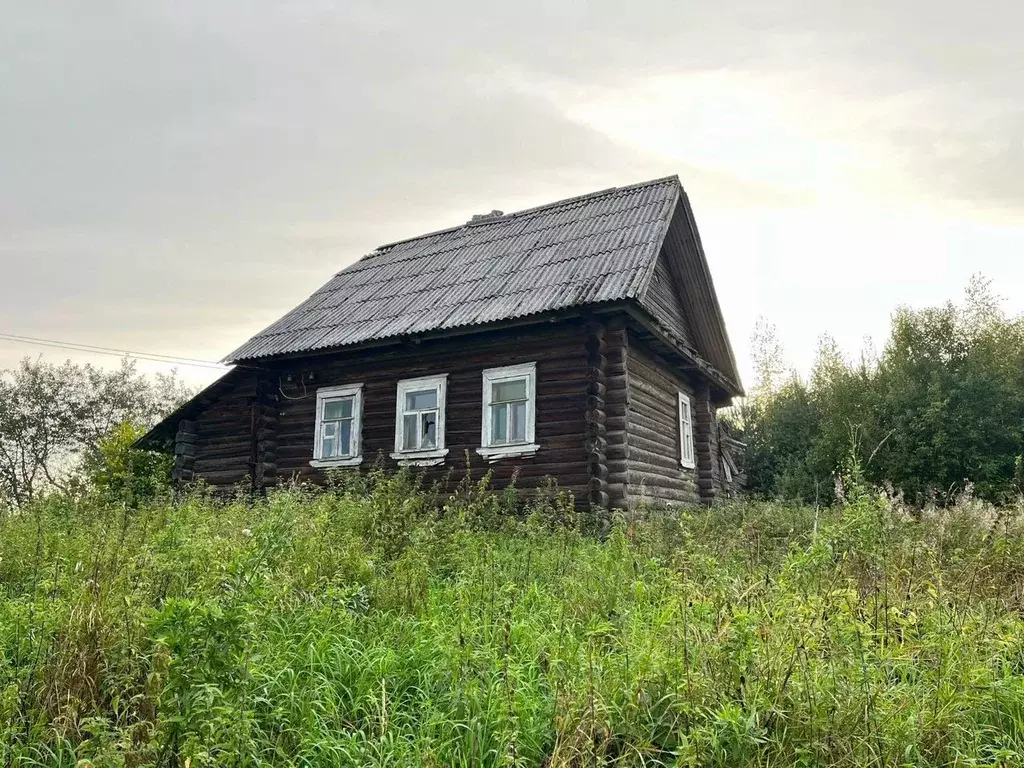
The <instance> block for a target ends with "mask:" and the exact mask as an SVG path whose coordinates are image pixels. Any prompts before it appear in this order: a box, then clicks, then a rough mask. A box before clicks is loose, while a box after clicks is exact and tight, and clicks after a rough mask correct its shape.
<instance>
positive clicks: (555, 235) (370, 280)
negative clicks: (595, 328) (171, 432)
mask: <svg viewBox="0 0 1024 768" xmlns="http://www.w3.org/2000/svg"><path fill="white" fill-rule="evenodd" d="M680 189H681V187H680V185H679V179H678V178H677V177H675V176H670V177H666V178H663V179H655V180H654V181H648V182H643V183H641V184H634V185H632V186H629V187H618V188H615V189H607V190H603V191H601V192H595V193H593V194H590V195H584V196H582V197H575V198H571V199H569V200H562V201H560V202H557V203H551V204H549V205H544V206H541V207H539V208H532V209H530V210H526V211H520V212H519V213H511V214H507V215H504V216H500V217H495V218H486V219H483V220H480V221H474V222H471V223H468V224H466V225H464V226H462V227H456V228H453V229H448V230H444V231H441V232H434V233H431V234H427V235H423V236H421V237H416V238H413V239H410V240H403V241H401V242H397V243H392V244H391V245H385V246H381V247H380V248H378V249H377V250H376V251H374V252H373V253H371V254H369V255H368V256H365V257H363V258H362V259H361V260H359V261H358V262H356V263H355V264H353V265H352V266H350V267H348V268H346V269H343V270H342V271H341V272H339V273H338V274H336V275H335V276H334V277H333V278H332V279H331V280H330V281H329V282H328V283H327V284H326V285H325V286H324V287H323V288H321V289H320V290H318V291H317V292H316V293H314V294H313V295H312V296H310V297H309V298H308V299H306V300H305V301H304V302H302V304H300V305H299V306H298V307H296V308H295V309H293V310H292V311H291V312H289V313H288V314H287V315H285V316H284V317H282V318H281V319H280V320H278V321H277V322H276V323H274V324H273V325H271V326H270V327H268V328H266V329H265V330H263V331H261V332H260V333H258V334H256V336H254V337H253V338H251V339H250V340H249V341H247V342H246V343H245V344H243V345H242V346H241V347H239V348H238V349H237V350H235V351H234V352H233V353H232V354H231V355H229V356H228V357H227V360H228V361H231V362H239V361H244V360H252V359H256V358H265V357H273V356H277V355H287V354H297V353H303V352H312V351H316V350H324V349H330V348H333V347H343V346H347V345H351V344H359V343H362V342H367V341H376V340H381V339H387V338H390V337H395V336H404V335H409V334H417V333H426V332H430V331H445V330H452V329H456V328H461V327H465V326H472V325H480V324H483V323H491V322H496V321H503V320H513V319H516V318H521V317H526V316H528V315H532V314H536V313H539V312H549V311H552V310H561V309H567V308H571V307H576V306H584V305H588V304H596V303H600V302H606V301H617V300H623V299H635V298H637V297H638V295H639V294H640V292H641V291H642V289H643V287H644V285H645V282H646V280H647V277H648V275H649V274H650V269H651V267H652V266H653V263H654V260H655V259H656V258H657V255H658V250H659V248H660V246H661V243H662V240H663V238H664V235H665V230H666V228H667V227H668V222H669V219H670V217H671V215H672V211H673V209H674V204H675V201H676V199H677V196H678V194H679V192H680Z"/></svg>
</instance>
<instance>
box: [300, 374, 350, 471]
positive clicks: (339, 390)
mask: <svg viewBox="0 0 1024 768" xmlns="http://www.w3.org/2000/svg"><path fill="white" fill-rule="evenodd" d="M346 397H351V398H352V446H351V450H352V453H351V455H350V456H344V457H338V458H328V459H325V458H323V423H324V405H325V404H326V403H327V402H328V401H330V400H340V399H342V398H346ZM315 429H316V431H315V432H314V433H313V460H312V461H310V462H309V464H310V466H312V467H317V468H318V469H331V468H333V467H357V466H359V465H360V464H362V463H363V385H362V383H359V384H346V385H345V386H341V387H321V388H320V389H318V390H317V391H316V426H315Z"/></svg>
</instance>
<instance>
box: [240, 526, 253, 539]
mask: <svg viewBox="0 0 1024 768" xmlns="http://www.w3.org/2000/svg"><path fill="white" fill-rule="evenodd" d="M242 535H243V536H245V538H247V539H251V538H252V531H250V530H249V529H248V528H243V529H242Z"/></svg>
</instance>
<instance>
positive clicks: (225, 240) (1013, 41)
mask: <svg viewBox="0 0 1024 768" xmlns="http://www.w3.org/2000/svg"><path fill="white" fill-rule="evenodd" d="M0 12H2V16H0V17H2V18H3V19H4V23H3V25H0V334H17V335H23V336H33V337H41V338H48V339H56V340H61V341H70V342H74V343H78V344H91V345H98V346H104V347H114V348H117V349H129V350H135V351H142V352H150V353H160V354H164V355H173V356H183V357H188V358H195V359H201V360H219V359H220V358H221V357H222V356H223V355H225V354H227V353H229V352H230V351H232V350H233V349H235V348H236V347H237V346H239V345H240V344H241V343H242V342H243V341H245V340H246V339H247V338H248V337H249V336H251V335H252V334H254V333H256V332H257V331H259V330H261V329H262V328H263V327H265V326H266V325H268V324H269V323H271V322H272V321H274V320H275V319H277V318H278V317H279V316H281V315H282V314H284V313H285V312H286V311H287V310H289V309H290V308H292V307H293V306H294V305H296V304H297V303H299V302H300V301H301V300H302V299H304V298H305V297H306V296H308V295H309V294H310V293H312V292H313V291H314V290H315V289H316V288H317V287H319V286H320V285H321V284H323V283H324V282H326V281H327V279H328V278H329V277H330V276H331V275H332V274H333V273H334V272H336V271H338V270H339V269H341V268H343V267H345V266H347V265H348V264H350V263H352V262H353V261H355V260H356V259H358V258H359V257H360V256H362V255H364V254H366V253H368V252H370V251H371V250H373V248H374V247H375V246H377V245H380V244H382V243H387V242H392V241H394V240H398V239H402V238H405V237H410V236H414V235H417V234H420V233H422V232H427V231H432V230H436V229H439V228H443V227H448V226H452V225H456V224H459V223H461V222H463V221H465V220H467V219H468V218H469V217H470V216H471V215H472V214H474V213H481V212H487V211H490V210H492V209H495V208H497V209H501V210H504V211H506V212H508V211H513V210H518V209H520V208H525V207H530V206H533V205H538V204H542V203H545V202H550V201H553V200H557V199H560V198H563V197H569V196H573V195H577V194H582V193H586V192H590V191H594V190H598V189H603V188H607V187H611V186H620V185H625V184H630V183H634V182H637V181H642V180H645V179H649V178H655V177H660V176H665V175H669V174H678V175H679V176H680V179H681V181H682V183H683V185H684V187H685V188H686V190H687V192H688V194H689V196H690V199H691V201H692V203H693V206H694V209H695V214H696V218H697V224H698V227H699V229H700V232H701V236H702V239H703V242H704V246H705V250H706V253H707V257H708V260H709V263H710V265H711V270H712V275H713V277H714V280H715V284H716V287H717V290H718V293H719V299H720V301H721V304H722V307H723V311H724V314H725V318H726V322H727V325H728V329H729V332H730V335H731V338H732V342H733V345H734V347H735V348H736V353H737V357H738V359H739V362H740V366H741V373H742V374H743V376H744V379H745V382H746V383H748V384H750V383H752V382H751V378H752V376H753V374H752V367H751V366H752V364H751V355H750V347H751V336H752V333H753V331H754V328H755V324H756V323H757V321H758V318H764V319H765V320H766V321H767V322H770V323H772V324H774V325H775V326H776V328H777V333H778V337H779V339H780V340H781V341H782V343H783V345H784V347H785V350H786V353H787V356H788V358H789V360H790V362H791V363H792V364H793V365H794V366H795V367H796V368H797V369H798V370H804V371H806V370H807V369H808V368H809V367H810V365H811V364H812V361H813V358H814V352H815V349H816V347H817V342H818V338H819V336H820V335H821V334H823V333H828V334H830V335H832V336H833V337H834V338H835V339H836V340H837V341H838V343H839V344H840V346H841V347H842V348H843V349H844V350H846V351H847V352H848V353H849V354H850V355H851V356H853V355H855V354H856V353H857V352H858V350H859V349H860V348H861V346H862V345H863V341H864V338H865V337H872V338H873V339H874V340H875V342H876V344H877V345H879V346H880V345H881V344H882V343H884V339H885V336H886V332H887V328H888V323H889V318H890V316H891V314H892V312H893V311H894V310H895V308H896V307H897V306H900V305H907V306H911V307H923V306H929V305H934V304H938V303H941V302H943V301H946V300H947V299H956V298H958V297H959V296H960V295H961V294H962V292H963V289H964V287H965V286H966V284H967V282H968V280H969V279H970V277H971V275H972V274H974V273H981V274H983V275H984V276H985V277H987V278H989V279H990V280H991V281H992V286H993V289H994V291H995V292H996V293H997V294H999V295H1001V296H1003V297H1004V298H1005V304H1004V307H1005V308H1006V310H1007V311H1009V312H1011V313H1019V312H1022V311H1024V77H1022V73H1024V3H1020V2H1019V0H979V1H978V2H974V3H971V4H965V3H963V2H961V1H959V0H957V1H955V2H954V1H953V0H901V1H900V2H892V0H884V1H883V0H864V1H863V2H860V3H850V2H839V1H838V0H776V1H774V2H771V3H766V2H763V0H718V1H717V2H714V3H709V2H689V1H687V0H633V1H632V2H630V3H622V2H619V1H616V2H604V1H603V0H595V1H591V2H578V1H577V0H562V1H561V2H550V0H548V1H547V2H541V1H539V0H520V1H519V2H515V3H502V4H486V3H479V2H472V3H471V2H445V1H444V0H439V1H438V2H433V3H422V2H409V1H408V0H406V1H404V2H398V1H395V2H381V1H380V0H375V1H372V2H361V1H360V0H347V1H345V2H342V1H340V0H339V1H338V2H333V1H329V0H305V1H304V2H284V1H283V0H282V1H279V2H271V0H245V2H242V1H241V0H218V1H216V2H211V1H210V0H175V1H174V2H162V1H161V0H150V1H148V2H145V3H139V2H137V1H136V0H124V1H123V2H119V1H114V0H92V2H89V3H76V2H67V1H66V0H60V1H59V2H55V1H53V0H32V2H30V3H26V2H22V1H21V0H0ZM37 354H42V355H44V357H45V358H46V359H50V360H54V361H61V360H63V359H65V358H68V357H70V358H72V359H75V360H77V361H85V360H89V361H92V362H95V363H99V364H105V365H114V364H116V363H117V360H116V358H111V357H102V356H90V355H84V354H81V353H71V352H62V351H60V350H54V349H47V348H42V347H32V346H28V345H24V344H18V343H14V342H6V341H2V340H0V367H10V366H12V365H15V364H16V363H17V361H18V360H19V359H20V358H21V357H23V356H25V355H37ZM141 367H142V369H143V370H156V369H163V368H166V366H163V365H157V364H151V363H146V364H143V365H142V366H141ZM179 371H180V373H181V374H182V375H183V376H184V377H185V378H186V379H187V380H188V381H189V382H190V383H194V384H197V385H198V384H202V383H204V382H206V381H209V380H211V379H212V378H213V377H215V376H216V375H217V372H216V371H215V370H213V369H210V368H190V367H186V366H180V367H179Z"/></svg>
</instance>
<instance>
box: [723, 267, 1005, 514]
mask: <svg viewBox="0 0 1024 768" xmlns="http://www.w3.org/2000/svg"><path fill="white" fill-rule="evenodd" d="M766 339H767V341H766ZM772 339H773V337H772V336H771V334H768V335H765V334H764V333H763V332H762V333H760V335H759V336H758V339H757V340H755V344H757V345H758V347H759V349H761V350H762V352H761V353H760V355H759V357H758V361H759V368H762V369H765V370H767V371H768V372H769V374H771V375H772V376H774V372H775V371H778V370H782V369H784V366H782V365H780V364H779V363H778V362H777V357H778V351H777V350H778V345H777V344H776V343H774V342H773V341H772ZM763 361H768V363H767V364H765V363H764V362H763ZM768 380H770V381H771V382H772V383H771V386H765V384H764V381H765V379H764V378H762V381H761V382H760V383H759V385H758V387H757V388H756V389H755V390H754V396H753V397H752V399H751V402H750V403H749V404H747V405H746V406H745V408H744V409H743V418H744V428H745V430H746V437H745V440H746V441H747V443H748V455H747V464H748V469H749V475H750V488H751V490H754V491H756V492H759V493H763V494H766V495H781V496H786V497H791V498H801V499H804V500H808V499H810V498H811V497H812V496H813V497H814V498H816V499H817V498H821V497H822V491H823V490H824V491H825V494H824V495H825V498H827V495H828V491H830V490H831V487H832V483H831V482H830V481H831V477H832V475H833V474H834V473H835V472H836V471H837V469H838V468H839V467H840V466H842V465H843V464H844V462H845V461H846V459H847V458H853V459H855V460H856V461H857V462H858V464H859V466H860V467H861V469H862V471H863V473H864V476H865V478H866V479H868V480H870V481H873V482H875V483H881V482H884V481H888V482H891V483H892V484H893V485H894V486H895V487H896V488H897V489H899V490H901V491H903V492H904V493H905V494H906V495H907V496H908V498H911V499H912V500H917V501H924V500H926V499H927V498H929V497H931V496H938V497H940V498H942V497H943V496H946V495H948V494H949V492H950V491H951V490H953V489H955V488H959V487H962V485H963V484H964V483H965V482H966V481H970V482H972V483H973V484H974V486H975V490H976V492H977V493H979V494H980V495H981V496H983V497H986V498H989V499H991V500H993V501H1000V500H1002V499H1004V498H1006V497H1007V496H1009V495H1012V494H1015V493H1019V492H1020V491H1019V485H1020V481H1019V475H1020V470H1019V469H1018V468H1019V467H1020V465H1021V463H1020V462H1021V460H1020V457H1021V455H1022V454H1024V317H1018V318H1008V317H1007V316H1006V315H1005V313H1004V312H1003V311H1002V309H1001V307H1000V301H999V299H998V297H996V296H994V295H993V294H992V291H991V286H990V285H989V283H988V282H987V281H985V280H983V279H981V278H977V277H976V278H974V279H972V281H971V283H970V285H969V286H968V287H967V291H966V298H965V300H964V302H963V303H962V304H960V305H957V304H953V303H952V302H950V303H947V304H945V305H943V306H941V307H933V308H927V309H921V310H913V309H909V308H901V309H900V310H898V311H897V312H896V314H895V315H894V316H893V319H892V327H891V331H890V335H889V339H888V342H887V344H886V345H885V348H884V350H883V352H882V354H881V355H880V356H878V357H877V358H876V355H875V354H874V352H873V351H872V350H867V351H866V352H865V354H863V355H862V356H861V360H860V362H859V363H852V362H850V361H847V360H846V359H844V358H843V356H842V355H841V354H840V352H839V350H838V348H837V346H836V344H835V342H833V341H832V340H831V339H829V338H828V337H825V338H823V339H822V342H821V345H820V346H819V350H818V356H817V360H816V363H815V366H814V369H813V371H812V374H811V376H810V379H809V380H808V381H807V382H804V381H802V380H801V379H800V378H799V377H796V376H795V375H794V376H793V377H791V378H790V380H788V381H782V382H781V383H780V380H779V379H778V377H777V376H776V377H775V378H774V379H772V378H771V377H769V379H768ZM851 453H852V454H853V456H851Z"/></svg>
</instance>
